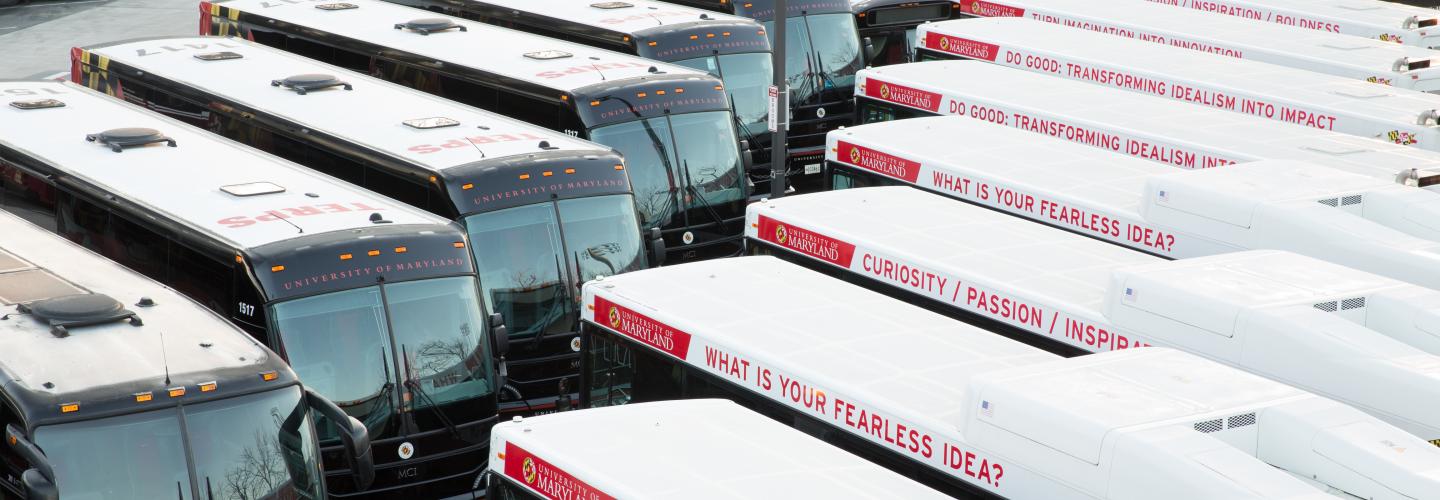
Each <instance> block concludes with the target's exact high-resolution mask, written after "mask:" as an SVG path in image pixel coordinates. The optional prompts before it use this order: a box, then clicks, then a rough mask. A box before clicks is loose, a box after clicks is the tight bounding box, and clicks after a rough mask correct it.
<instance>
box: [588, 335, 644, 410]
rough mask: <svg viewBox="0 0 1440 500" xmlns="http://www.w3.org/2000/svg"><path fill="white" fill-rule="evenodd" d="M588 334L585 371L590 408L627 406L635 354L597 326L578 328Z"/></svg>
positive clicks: (630, 395) (630, 392)
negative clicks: (587, 375) (587, 380)
mask: <svg viewBox="0 0 1440 500" xmlns="http://www.w3.org/2000/svg"><path fill="white" fill-rule="evenodd" d="M581 328H583V329H584V330H585V333H586V334H587V335H588V338H587V340H588V342H589V349H588V352H587V353H586V356H587V357H588V359H586V369H587V370H589V372H590V377H589V379H590V387H588V388H586V390H588V391H589V392H590V395H589V397H590V406H591V407H601V406H616V405H623V404H626V403H629V402H630V400H631V398H632V396H633V390H634V388H633V387H632V385H633V384H632V381H633V380H634V378H635V353H634V351H633V350H632V349H631V348H630V347H629V346H627V345H625V344H624V343H623V342H621V341H619V340H618V339H615V338H614V337H613V336H611V335H610V334H609V332H605V331H602V330H600V329H599V328H597V327H594V326H591V325H590V324H588V323H586V324H583V325H581Z"/></svg>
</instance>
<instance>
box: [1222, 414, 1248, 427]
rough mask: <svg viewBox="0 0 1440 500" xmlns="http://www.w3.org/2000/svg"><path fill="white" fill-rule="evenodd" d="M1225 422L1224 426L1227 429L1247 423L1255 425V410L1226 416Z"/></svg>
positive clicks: (1243, 425)
mask: <svg viewBox="0 0 1440 500" xmlns="http://www.w3.org/2000/svg"><path fill="white" fill-rule="evenodd" d="M1225 424H1226V425H1225V427H1226V428H1229V429H1234V428H1236V427H1245V426H1247V425H1255V412H1250V413H1241V414H1239V415H1235V416H1233V417H1230V418H1227V419H1225Z"/></svg>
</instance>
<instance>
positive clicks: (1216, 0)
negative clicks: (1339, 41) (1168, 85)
mask: <svg viewBox="0 0 1440 500" xmlns="http://www.w3.org/2000/svg"><path fill="white" fill-rule="evenodd" d="M1148 1H1151V2H1155V3H1158V4H1162V5H1170V6H1174V7H1181V8H1185V9H1194V10H1199V11H1204V12H1214V13H1217V14H1225V15H1230V16H1236V17H1240V18H1244V19H1249V20H1252V21H1263V22H1267V23H1278V24H1284V25H1289V26H1297V27H1301V28H1305V29H1311V30H1319V31H1326V32H1331V33H1340V34H1343V35H1354V36H1362V37H1366V38H1375V39H1378V40H1384V41H1388V42H1391V43H1403V44H1406V45H1415V46H1418V47H1435V46H1436V45H1437V44H1440V32H1437V31H1436V30H1435V29H1434V26H1435V20H1436V17H1437V13H1436V12H1435V11H1434V10H1432V9H1426V8H1422V7H1417V6H1411V5H1402V4H1399V3H1394V2H1382V1H1379V0H1148Z"/></svg>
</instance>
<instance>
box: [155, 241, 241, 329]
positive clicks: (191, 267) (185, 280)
mask: <svg viewBox="0 0 1440 500" xmlns="http://www.w3.org/2000/svg"><path fill="white" fill-rule="evenodd" d="M228 267H229V266H226V265H225V264H224V263H222V262H217V261H216V260H215V259H211V258H209V257H206V256H205V255H202V254H201V253H200V252H196V251H194V250H191V249H190V248H189V247H186V246H185V245H181V244H180V243H179V242H174V241H172V242H171V243H170V265H169V268H170V279H169V280H166V283H169V284H170V286H173V287H175V289H176V290H179V291H180V292H181V293H184V294H185V295H188V296H190V297H191V298H193V299H195V301H196V302H199V303H200V304H202V305H204V306H205V307H208V308H210V310H212V311H215V312H216V313H219V314H221V315H226V313H227V312H228V308H227V307H226V306H228V305H230V269H229V268H228Z"/></svg>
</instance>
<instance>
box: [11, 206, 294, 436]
mask: <svg viewBox="0 0 1440 500" xmlns="http://www.w3.org/2000/svg"><path fill="white" fill-rule="evenodd" d="M0 234H4V235H5V238H4V239H3V241H0V314H3V315H4V316H5V317H4V318H3V319H0V379H3V386H4V388H5V392H7V393H9V394H10V396H11V398H12V400H19V401H20V402H22V403H24V404H20V405H18V406H19V410H20V411H21V412H22V413H23V416H25V417H27V418H26V419H25V420H26V421H27V423H29V424H32V425H33V423H34V421H35V420H45V419H48V418H55V417H59V416H61V415H62V414H66V413H75V415H68V414H67V415H64V416H67V417H69V416H79V415H95V414H96V412H97V411H101V410H102V408H103V409H109V408H110V407H109V405H106V404H104V403H116V402H119V403H124V404H123V405H122V406H121V407H122V408H136V409H137V410H138V409H141V408H139V407H137V403H136V402H135V401H134V394H135V393H137V392H145V391H160V394H159V395H156V396H154V397H155V404H160V403H161V401H163V400H166V399H169V398H168V397H166V393H165V392H164V391H166V390H167V389H169V388H172V387H188V389H189V391H193V392H191V393H189V394H188V397H189V398H191V399H193V398H196V397H201V396H202V394H201V392H202V391H200V390H199V389H198V388H197V387H196V385H197V384H199V383H203V382H212V381H213V382H216V383H217V388H218V389H220V390H221V391H225V390H226V389H235V388H238V387H239V386H244V385H250V384H249V383H250V382H252V381H254V382H258V381H260V378H261V377H260V374H261V373H262V372H267V371H275V372H277V375H278V377H279V380H282V381H284V382H291V383H293V382H294V375H293V374H292V373H291V372H290V369H289V368H287V367H286V366H285V364H284V362H283V361H281V360H280V358H279V356H275V355H274V354H273V353H271V352H270V351H269V350H267V349H265V348H264V347H261V346H260V345H259V344H257V343H256V342H255V341H254V340H252V339H251V338H250V336H249V335H247V334H246V333H245V332H244V331H241V330H240V329H239V328H237V327H235V326H233V325H231V324H230V323H229V322H227V321H225V319H224V318H221V317H219V316H217V315H216V314H214V313H212V312H211V311H210V310H208V309H205V308H204V307H201V306H200V305H199V304H196V303H195V302H193V301H191V300H190V299H188V298H185V297H184V296H182V295H180V294H179V293H177V292H175V291H174V290H171V289H170V288H167V287H165V286H161V285H160V284H158V283H156V282H154V281H152V280H150V279H149V278H146V277H144V276H141V275H140V274H139V273H136V272H134V271H131V270H129V269H126V268H125V267H124V266H121V265H119V264H116V263H114V262H112V261H110V260H108V259H106V258H104V257H101V256H99V255H96V254H94V253H92V252H90V251H89V250H86V249H84V248H81V247H80V246H79V245H77V244H75V243H71V242H70V241H68V240H66V239H64V238H61V237H59V236H56V235H54V234H52V233H50V232H49V231H46V230H44V229H41V228H39V227H36V226H34V225H32V224H31V223H29V222H26V221H25V220H22V219H21V218H20V217H18V216H16V215H13V214H11V213H9V212H3V211H0ZM74 294H97V295H104V296H108V297H110V298H113V299H114V300H116V301H118V302H119V304H117V306H118V307H122V308H125V309H127V310H128V311H129V312H133V313H134V314H135V315H137V316H138V317H139V318H140V319H141V323H142V324H138V325H137V324H132V323H131V322H129V321H124V320H123V318H118V320H117V321H110V322H105V323H101V324H95V325H91V326H70V327H68V331H67V332H66V333H68V336H65V337H60V336H58V335H63V334H65V333H61V334H56V333H52V332H54V330H53V328H52V326H51V324H50V323H49V322H48V321H44V320H41V319H40V318H38V317H37V314H33V313H32V314H23V313H18V312H17V309H18V306H20V305H22V304H25V305H31V306H36V304H37V302H40V301H43V300H45V299H50V298H54V297H63V296H67V295H74ZM142 298H149V299H150V300H151V301H152V303H151V305H143V304H142V302H143V301H142ZM37 307H38V306H37ZM167 334H168V335H167ZM165 336H168V338H163V337H165ZM77 367H83V368H77ZM235 373H242V374H243V375H241V376H243V378H244V380H236V378H237V376H236V375H233V374H235ZM227 374H231V376H229V377H226V375H227ZM167 378H168V379H170V382H171V383H170V384H166V379H167ZM284 382H278V381H277V382H272V383H276V384H279V383H284ZM228 392H233V391H228ZM122 400H123V401H122ZM69 403H79V405H80V406H79V409H78V411H76V412H62V411H61V409H60V405H61V404H69Z"/></svg>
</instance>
